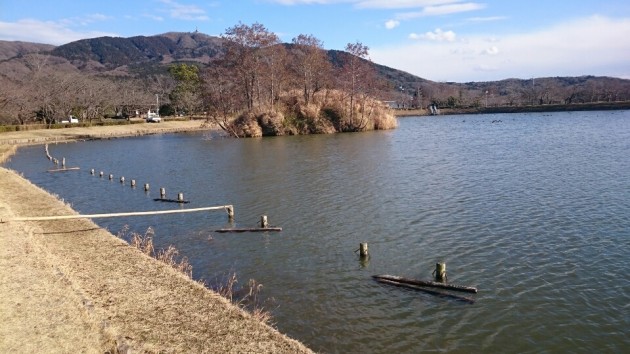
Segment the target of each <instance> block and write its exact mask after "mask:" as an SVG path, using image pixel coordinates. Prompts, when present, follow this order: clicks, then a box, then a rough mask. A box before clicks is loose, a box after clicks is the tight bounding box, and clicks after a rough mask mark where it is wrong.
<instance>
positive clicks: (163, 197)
mask: <svg viewBox="0 0 630 354" xmlns="http://www.w3.org/2000/svg"><path fill="white" fill-rule="evenodd" d="M44 149H45V152H46V157H47V158H48V160H50V161H52V162H53V163H54V164H55V165H59V160H58V159H56V158H54V157H53V156H52V155H50V151H49V150H48V144H46V145H45V147H44ZM78 169H79V167H66V158H65V157H63V158H62V159H61V168H60V169H54V170H48V171H49V172H62V171H72V170H78ZM95 174H96V171H95V169H93V168H92V169H90V175H92V176H94V175H95ZM98 175H99V177H101V178H102V177H104V176H105V173H104V172H103V171H99V173H98ZM108 179H109V180H110V181H111V180H113V179H114V175H113V174H111V173H110V174H109V175H108ZM120 183H121V184H125V177H124V176H120ZM129 184H130V186H131V188H136V184H137V183H136V180H135V179H131V180H130V183H129ZM150 188H151V186H150V185H149V183H145V184H144V191H145V192H148V191H149V190H150ZM156 200H164V201H172V202H178V203H189V201H186V200H185V199H184V193H182V192H179V193H177V200H170V199H169V200H167V199H166V188H164V187H161V188H160V199H156ZM226 210H227V214H228V217H229V218H230V219H233V218H234V208H233V207H232V206H226Z"/></svg>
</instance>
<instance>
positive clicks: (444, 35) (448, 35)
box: [409, 28, 457, 42]
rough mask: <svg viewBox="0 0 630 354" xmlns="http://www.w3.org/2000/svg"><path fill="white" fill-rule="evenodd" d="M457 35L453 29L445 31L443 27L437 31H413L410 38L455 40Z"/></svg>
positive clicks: (439, 40)
mask: <svg viewBox="0 0 630 354" xmlns="http://www.w3.org/2000/svg"><path fill="white" fill-rule="evenodd" d="M456 36H457V35H456V34H455V32H453V31H446V32H444V31H442V30H441V29H439V28H437V29H436V30H435V31H433V32H427V33H425V34H416V33H411V34H410V35H409V38H410V39H426V40H429V41H437V42H453V41H455V37H456Z"/></svg>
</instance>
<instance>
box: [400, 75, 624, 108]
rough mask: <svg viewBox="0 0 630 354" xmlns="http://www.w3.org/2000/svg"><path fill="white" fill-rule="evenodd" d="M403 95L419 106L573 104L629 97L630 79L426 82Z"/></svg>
mask: <svg viewBox="0 0 630 354" xmlns="http://www.w3.org/2000/svg"><path fill="white" fill-rule="evenodd" d="M403 96H404V98H403V99H402V100H403V101H404V100H406V102H410V103H409V105H410V106H415V107H420V106H422V107H426V106H427V105H429V104H436V105H438V106H439V107H442V108H473V107H485V106H489V107H497V106H498V107H502V106H540V105H557V104H565V105H570V104H580V103H601V102H618V101H628V100H630V83H629V82H628V81H627V80H622V79H615V78H607V77H592V76H590V77H589V76H586V77H576V78H538V79H530V80H518V79H509V80H503V81H496V82H489V83H468V84H455V83H423V84H422V85H419V86H418V87H417V88H416V92H414V93H413V97H411V96H408V95H407V93H404V94H403ZM396 100H401V99H399V98H396Z"/></svg>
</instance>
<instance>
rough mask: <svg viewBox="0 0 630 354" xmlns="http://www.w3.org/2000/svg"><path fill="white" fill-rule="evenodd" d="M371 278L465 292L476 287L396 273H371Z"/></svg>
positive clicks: (475, 289)
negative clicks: (406, 276) (407, 276)
mask: <svg viewBox="0 0 630 354" xmlns="http://www.w3.org/2000/svg"><path fill="white" fill-rule="evenodd" d="M372 278H374V279H376V280H381V279H383V280H388V281H393V282H397V283H402V284H409V285H415V286H428V287H432V288H440V289H447V290H454V291H463V292H466V293H474V294H476V293H477V288H475V287H471V286H463V285H455V284H445V283H438V282H434V281H428V280H418V279H409V278H403V277H399V276H396V275H388V274H385V275H373V276H372Z"/></svg>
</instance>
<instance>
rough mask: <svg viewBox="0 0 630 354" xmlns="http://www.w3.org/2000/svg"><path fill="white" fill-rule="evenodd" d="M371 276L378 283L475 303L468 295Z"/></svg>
mask: <svg viewBox="0 0 630 354" xmlns="http://www.w3.org/2000/svg"><path fill="white" fill-rule="evenodd" d="M372 277H374V279H375V280H376V281H378V282H379V283H383V284H389V285H393V286H399V287H403V288H407V289H413V290H418V291H422V292H425V293H427V294H431V295H435V296H439V297H442V298H447V299H453V300H458V301H463V302H466V303H469V304H474V303H475V299H471V298H469V297H465V296H458V295H454V294H449V293H444V292H441V291H437V290H432V289H427V288H423V287H422V286H418V285H413V284H407V283H400V282H397V281H392V280H387V279H384V278H376V276H372Z"/></svg>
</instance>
